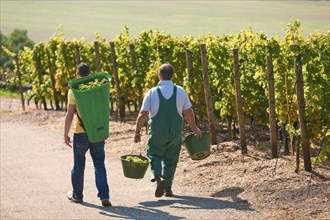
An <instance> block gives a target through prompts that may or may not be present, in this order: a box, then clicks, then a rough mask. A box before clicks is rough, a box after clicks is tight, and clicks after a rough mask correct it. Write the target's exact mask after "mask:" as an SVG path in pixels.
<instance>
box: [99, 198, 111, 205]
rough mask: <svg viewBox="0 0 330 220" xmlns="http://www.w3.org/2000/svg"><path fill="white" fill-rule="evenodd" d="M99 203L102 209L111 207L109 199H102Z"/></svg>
mask: <svg viewBox="0 0 330 220" xmlns="http://www.w3.org/2000/svg"><path fill="white" fill-rule="evenodd" d="M101 202H102V205H103V206H104V207H108V206H112V204H111V202H110V200H109V199H102V200H101Z"/></svg>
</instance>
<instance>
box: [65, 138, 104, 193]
mask: <svg viewBox="0 0 330 220" xmlns="http://www.w3.org/2000/svg"><path fill="white" fill-rule="evenodd" d="M88 149H89V151H90V154H91V157H92V159H93V164H94V170H95V182H96V187H97V190H98V194H97V196H98V197H99V198H100V199H101V200H102V199H109V186H108V182H107V172H106V169H105V165H104V159H105V152H104V141H102V142H98V143H91V142H89V141H88V138H87V134H86V133H80V134H74V135H73V159H74V165H73V169H72V171H71V182H72V187H73V195H72V196H73V197H74V198H75V199H82V198H83V188H84V171H85V162H86V156H85V155H86V152H87V151H88Z"/></svg>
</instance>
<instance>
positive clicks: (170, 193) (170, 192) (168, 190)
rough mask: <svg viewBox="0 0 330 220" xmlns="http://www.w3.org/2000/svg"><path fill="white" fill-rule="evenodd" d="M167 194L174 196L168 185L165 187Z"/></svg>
mask: <svg viewBox="0 0 330 220" xmlns="http://www.w3.org/2000/svg"><path fill="white" fill-rule="evenodd" d="M165 196H166V197H172V196H173V192H172V189H171V187H166V188H165Z"/></svg>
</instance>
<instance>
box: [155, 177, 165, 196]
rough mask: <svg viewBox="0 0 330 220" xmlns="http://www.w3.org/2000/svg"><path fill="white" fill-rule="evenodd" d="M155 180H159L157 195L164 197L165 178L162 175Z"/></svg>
mask: <svg viewBox="0 0 330 220" xmlns="http://www.w3.org/2000/svg"><path fill="white" fill-rule="evenodd" d="M155 180H156V181H157V188H156V191H155V196H156V197H162V196H163V195H164V193H165V180H163V179H162V178H161V177H160V176H157V177H156V178H155Z"/></svg>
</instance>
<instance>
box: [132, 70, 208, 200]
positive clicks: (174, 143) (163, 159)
mask: <svg viewBox="0 0 330 220" xmlns="http://www.w3.org/2000/svg"><path fill="white" fill-rule="evenodd" d="M173 74H174V69H173V67H172V66H171V65H170V64H163V65H161V66H160V68H159V70H158V79H159V80H160V82H159V83H158V85H157V87H154V88H152V89H150V90H149V91H148V92H147V93H146V95H145V97H144V99H143V104H142V107H141V110H140V113H139V115H138V117H137V120H136V129H135V136H134V141H135V142H136V143H137V142H140V141H141V136H140V132H141V128H142V127H143V126H144V124H145V123H146V122H147V121H148V118H149V121H148V127H149V129H148V135H149V137H148V144H147V155H148V157H149V158H150V160H151V162H150V165H151V172H152V174H153V178H152V179H151V181H152V182H155V181H156V182H157V188H156V191H155V196H156V197H161V196H163V195H164V193H165V196H173V192H172V183H173V178H174V174H175V170H176V167H177V164H178V161H179V155H180V151H181V146H182V135H181V132H182V124H183V119H182V118H183V117H182V113H184V116H185V118H186V120H187V122H188V124H189V126H190V128H191V129H192V131H193V132H194V133H195V136H196V137H200V136H201V135H202V132H201V130H200V129H199V128H198V127H197V125H196V122H195V114H194V111H193V110H192V104H191V102H190V100H189V98H188V95H187V93H186V92H185V91H184V89H183V88H182V87H181V86H177V85H173V82H172V80H171V79H172V77H173Z"/></svg>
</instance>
